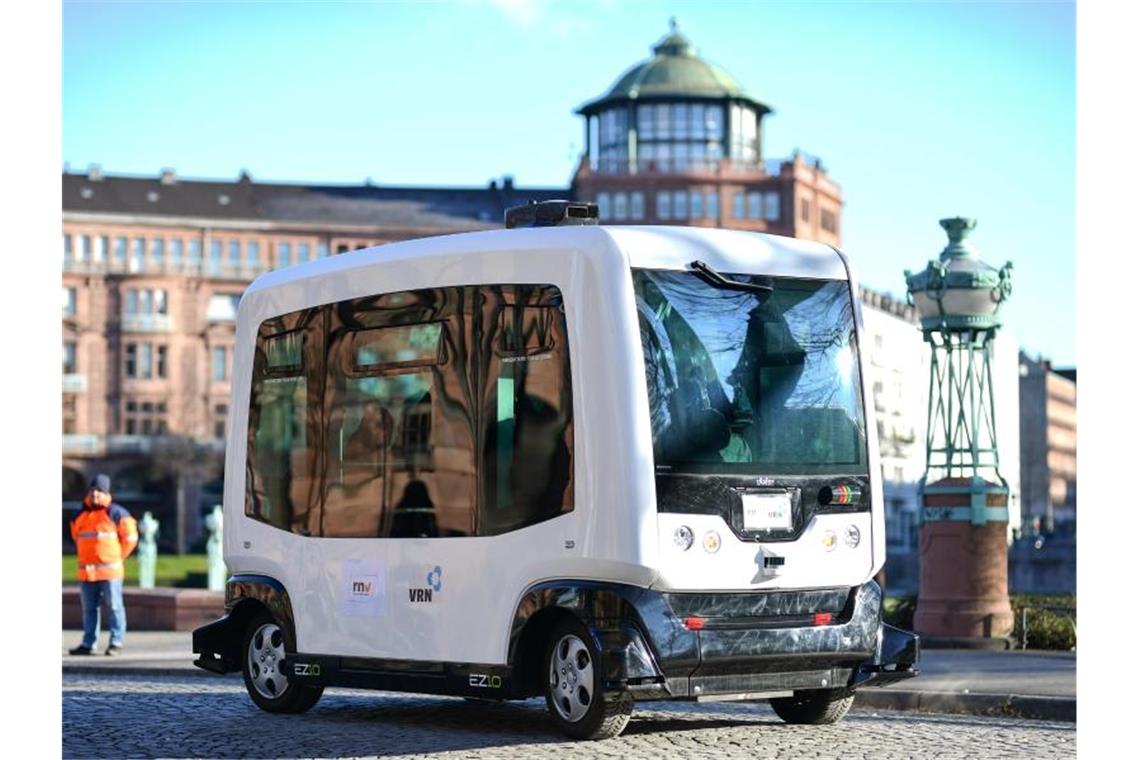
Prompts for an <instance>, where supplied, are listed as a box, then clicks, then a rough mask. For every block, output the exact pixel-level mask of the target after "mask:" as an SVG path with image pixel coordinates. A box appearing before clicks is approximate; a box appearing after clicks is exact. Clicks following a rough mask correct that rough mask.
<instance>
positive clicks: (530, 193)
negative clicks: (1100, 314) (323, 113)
mask: <svg viewBox="0 0 1140 760" xmlns="http://www.w3.org/2000/svg"><path fill="white" fill-rule="evenodd" d="M769 111H770V109H769V108H768V106H766V105H764V104H763V103H760V102H759V101H757V100H755V99H753V98H751V97H750V96H748V95H746V94H745V93H744V91H743V89H742V88H741V87H740V86H739V85H738V84H737V83H736V82H735V80H733V79H732V77H731V76H730V75H728V74H727V73H725V72H724V71H723V70H722V69H720V68H719V67H717V66H715V65H714V64H711V63H708V62H707V61H704V60H703V59H701V58H699V57H697V56H696V54H695V52H694V51H693V49H692V46H691V45H690V44H689V42H688V40H686V39H685V38H684V37H683V36H681V35H680V34H679V33H678V32H677V31H676V29H674V30H673V31H672V33H671V34H670V35H668V36H667V37H665V38H664V39H663V40H662V41H661V42H659V43H658V44H657V45H656V46H655V47H654V55H653V57H652V58H651V59H649V60H648V61H645V62H643V63H641V64H638V65H637V66H635V67H633V68H632V69H630V70H629V71H628V72H627V73H626V74H625V75H623V76H622V77H621V78H620V79H619V80H618V82H617V83H616V84H615V85H614V86H613V87H612V88H611V90H610V91H609V92H607V93H606V94H605V95H604V96H602V97H601V98H598V99H596V100H593V101H591V102H590V103H587V104H586V105H584V106H582V107H581V108H580V109H579V111H578V112H579V113H580V114H581V115H583V116H584V117H585V125H586V126H585V129H586V143H585V151H584V154H583V156H582V159H581V161H580V163H579V166H578V168H577V171H576V173H575V175H574V177H573V181H572V183H571V185H570V187H560V188H517V187H515V186H514V184H513V182H512V181H511V179H510V178H504V179H503V180H502V181H495V182H492V183H490V184H489V185H488V186H487V187H483V188H400V187H381V186H375V185H371V184H365V185H306V184H277V183H263V182H255V181H253V180H252V179H251V178H250V177H249V176H248V175H246V174H244V173H243V174H242V175H241V176H240V177H239V178H238V179H236V180H233V181H201V180H191V179H186V178H182V177H179V176H177V175H176V174H175V173H174V172H173V171H170V170H167V171H163V172H161V173H160V174H156V175H155V176H151V177H125V176H111V175H105V174H104V173H103V172H102V171H101V170H100V169H99V168H98V167H92V168H91V169H90V170H89V171H87V172H81V173H77V172H65V173H64V176H63V199H62V200H63V241H62V245H63V336H62V340H63V388H62V398H63V468H64V469H63V475H64V477H63V498H64V503H65V505H68V504H74V503H75V501H76V500H77V499H78V498H80V497H81V495H82V492H83V490H84V485H85V484H86V482H87V479H88V478H89V477H90V475H91V474H92V473H94V472H96V471H106V472H108V473H110V474H111V475H112V477H113V478H114V480H115V490H116V497H117V498H118V499H119V500H120V501H122V502H123V503H124V504H125V505H126V506H128V508H130V509H132V511H135V512H136V513H141V510H151V511H152V512H154V513H155V515H156V516H157V517H158V518H159V519H160V520H162V521H163V529H162V534H161V539H162V541H163V544H164V546H165V547H166V548H172V547H173V545H174V540H175V537H176V536H177V535H179V534H181V535H184V536H186V537H187V539H188V540H189V541H190V542H193V540H194V539H195V537H196V536H197V531H198V517H199V515H200V512H201V510H202V509H204V508H208V507H209V506H211V505H212V504H214V503H217V502H219V501H220V496H221V484H220V474H219V473H218V472H217V471H216V469H215V468H211V467H207V466H197V465H200V464H201V461H199V460H203V459H208V458H210V456H211V455H210V452H213V455H212V456H214V457H216V458H220V456H219V455H220V452H221V450H222V447H223V444H224V440H225V434H226V420H227V418H228V413H229V407H228V405H229V395H230V372H231V363H232V357H233V335H234V315H235V309H236V305H237V301H238V299H239V298H240V296H241V293H242V291H243V290H244V288H245V287H246V285H248V284H249V282H250V281H252V279H253V278H254V277H256V276H257V275H259V274H261V273H263V272H267V271H270V270H272V269H276V268H279V267H285V266H290V265H292V264H296V263H302V262H305V261H311V260H313V259H317V258H321V257H325V256H334V255H337V254H340V253H344V252H346V251H350V250H355V249H358V248H363V247H366V246H371V245H376V244H381V243H386V242H392V241H397V240H403V239H408V238H414V237H422V236H427V235H437V234H445V233H453V232H463V231H471V230H479V229H489V228H494V227H499V226H501V224H502V219H503V212H504V211H505V209H506V208H508V207H510V206H513V205H517V204H521V203H525V202H526V201H529V200H532V199H533V200H545V199H551V198H559V197H567V196H570V197H574V198H577V199H580V200H592V201H595V202H596V203H597V204H598V207H599V215H600V216H601V217H602V223H603V224H607V223H608V224H643V223H644V224H673V225H677V224H680V225H691V226H705V227H724V228H734V229H743V230H754V231H760V232H771V233H776V234H782V235H789V236H795V237H800V238H807V239H812V240H817V241H820V242H824V243H829V244H833V245H838V244H839V243H840V241H841V238H840V233H841V224H840V218H841V208H842V196H841V193H840V189H839V186H838V185H837V184H836V183H835V182H834V180H832V179H831V178H830V177H828V176H827V174H826V172H825V171H824V170H823V168H822V167H821V165H820V164H819V162H818V161H808V160H807V159H805V157H804V156H802V155H796V156H793V157H791V158H789V159H786V160H779V161H765V160H764V158H763V153H762V129H761V122H762V120H763V118H764V116H765V115H766V114H768V113H769ZM900 286H901V276H900ZM861 300H862V306H863V314H864V319H865V323H866V327H867V337H866V340H867V347H866V350H867V351H868V355H869V360H870V366H869V375H868V377H866V378H864V381H865V382H867V383H869V384H870V385H871V388H872V391H873V398H874V407H875V408H874V416H875V420H874V423H873V424H875V425H876V427H877V429H878V433H879V439H880V446H881V451H882V466H883V475H884V483H885V498H886V500H887V513H888V543H889V545H890V547H891V553H892V554H894V555H895V556H899V557H902V558H904V561H910V560H909V559H906V558H913V557H916V556H917V547H916V546H915V545H914V534H915V527H916V525H917V501H916V497H915V486H916V484H917V481H918V479H919V478H920V477H921V475H922V471H923V467H924V464H925V436H926V431H925V419H926V398H927V381H928V374H927V373H928V366H929V365H928V362H929V353H928V351H927V348H926V346H925V344H924V343H923V342H922V335H921V332H920V331H919V330H918V328H917V324H916V321H915V317H914V313H913V309H912V308H911V307H908V306H907V305H906V304H905V303H903V302H901V301H899V300H895V299H891V298H890V297H889V296H887V295H885V294H880V293H876V292H873V291H870V290H866V289H864V290H863V291H862V293H861ZM1003 340H1005V341H1006V342H1007V343H1008V345H1006V346H1005V348H1002V349H1000V351H1001V357H1004V358H1000V359H999V361H998V363H997V366H996V369H995V373H996V374H998V373H1000V374H1003V375H1008V376H1009V378H1010V383H1004V384H1003V382H1002V381H1001V380H1000V379H999V380H998V388H997V393H998V394H999V395H1003V396H1004V397H1005V398H1006V399H1007V400H1006V401H1004V402H1003V403H1000V404H999V408H1000V409H1005V410H1010V409H1012V413H1013V414H1014V417H1012V418H1011V420H1006V421H1004V422H1001V421H999V427H1000V428H1001V432H1000V433H999V439H1000V443H1001V446H1002V449H1003V452H1005V451H1007V450H1008V451H1009V452H1010V454H1006V453H1003V455H1002V462H1003V470H1004V471H1005V473H1006V476H1007V478H1009V479H1010V481H1011V485H1014V486H1015V490H1016V484H1017V483H1018V482H1019V479H1018V477H1017V475H1016V473H1011V472H1010V471H1009V470H1008V469H1005V465H1006V464H1007V463H1010V465H1011V466H1012V467H1014V468H1016V466H1017V463H1018V457H1017V445H1018V444H1017V439H1018V435H1017V433H1018V430H1017V419H1016V409H1017V406H1018V404H1017V395H1016V394H1017V372H1016V366H1017V365H1016V348H1012V357H1013V358H1012V359H1010V358H1009V354H1010V350H1011V349H1010V348H1009V346H1015V343H1014V339H1013V338H1012V336H1008V335H1005V334H1003ZM1007 365H1008V366H1007ZM1007 368H1008V369H1009V371H1008V372H1006V369H1007ZM1010 384H1012V386H1013V387H1012V394H1013V395H1012V397H1010V396H1008V395H1007V394H1009V393H1010V389H1009V388H1008V387H1007V386H1008V385H1010ZM1003 388H1004V390H1003ZM869 424H871V423H870V422H869ZM1011 425H1012V428H1013V429H1012V431H1010V430H1009V428H1010V426H1011ZM171 439H183V440H184V441H185V440H189V441H195V442H197V443H196V445H197V446H198V448H196V449H193V450H191V451H189V452H187V451H186V450H185V446H183V448H182V449H177V448H176V449H175V450H174V454H171V453H169V452H168V450H167V448H165V446H164V444H165V443H167V442H169V441H170V440H171ZM182 476H184V477H182ZM179 502H181V503H184V504H185V505H186V509H185V510H184V512H185V516H186V517H185V520H184V521H183V524H182V525H181V526H180V527H181V530H178V531H176V530H174V529H173V528H174V523H173V518H174V514H175V513H176V510H175V504H176V503H179ZM1013 504H1014V505H1016V495H1015V496H1014V497H1013ZM908 567H909V566H908ZM906 572H909V571H906Z"/></svg>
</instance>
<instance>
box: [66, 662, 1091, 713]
mask: <svg viewBox="0 0 1140 760" xmlns="http://www.w3.org/2000/svg"><path fill="white" fill-rule="evenodd" d="M63 672H64V673H74V674H80V675H107V674H111V675H116V676H151V677H154V676H177V677H183V676H194V677H198V676H204V677H207V678H219V675H218V674H217V673H211V672H210V671H207V670H203V669H202V668H198V667H194V666H193V665H190V664H188V663H186V662H185V661H180V662H178V664H177V665H174V666H173V667H165V668H164V667H162V666H161V665H157V664H156V665H143V664H130V663H126V662H124V663H122V664H119V663H114V664H112V663H107V664H106V665H96V664H94V663H92V664H85V663H73V662H66V663H64V665H63ZM222 677H224V678H233V679H240V678H241V676H240V675H239V674H237V673H231V674H229V675H228V676H222ZM855 706H856V707H861V708H869V709H878V710H901V711H910V712H931V713H963V714H967V715H988V716H993V717H1004V718H1029V719H1034V720H1056V721H1064V722H1067V723H1075V722H1076V720H1077V700H1076V699H1074V698H1071V697H1034V696H1024V695H1020V694H967V693H960V692H946V691H901V690H898V689H876V688H866V689H860V690H859V691H857V692H855Z"/></svg>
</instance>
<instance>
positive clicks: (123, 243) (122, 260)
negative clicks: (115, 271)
mask: <svg viewBox="0 0 1140 760" xmlns="http://www.w3.org/2000/svg"><path fill="white" fill-rule="evenodd" d="M115 264H116V265H118V266H120V267H122V266H126V264H127V239H126V238H125V237H124V236H122V235H120V236H119V237H117V238H115Z"/></svg>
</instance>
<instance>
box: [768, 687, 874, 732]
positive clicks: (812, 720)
mask: <svg viewBox="0 0 1140 760" xmlns="http://www.w3.org/2000/svg"><path fill="white" fill-rule="evenodd" d="M854 701H855V693H854V692H851V691H848V690H846V689H812V690H810V691H797V692H795V693H794V694H793V695H792V696H790V697H779V698H777V699H769V700H768V703H769V704H771V705H772V709H773V710H775V711H776V714H777V715H779V716H780V717H781V718H782V719H783V720H784V722H785V723H799V724H807V725H813V726H823V725H828V724H831V723H838V722H839V721H841V720H843V716H845V715H846V714H847V711H848V710H850V709H851V703H852V702H854Z"/></svg>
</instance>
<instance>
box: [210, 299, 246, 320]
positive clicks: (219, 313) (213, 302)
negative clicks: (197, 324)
mask: <svg viewBox="0 0 1140 760" xmlns="http://www.w3.org/2000/svg"><path fill="white" fill-rule="evenodd" d="M240 301H241V293H215V294H214V295H212V296H210V303H209V305H208V306H207V307H206V319H207V320H208V321H210V322H233V321H234V320H235V319H237V308H238V303H239V302H240Z"/></svg>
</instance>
